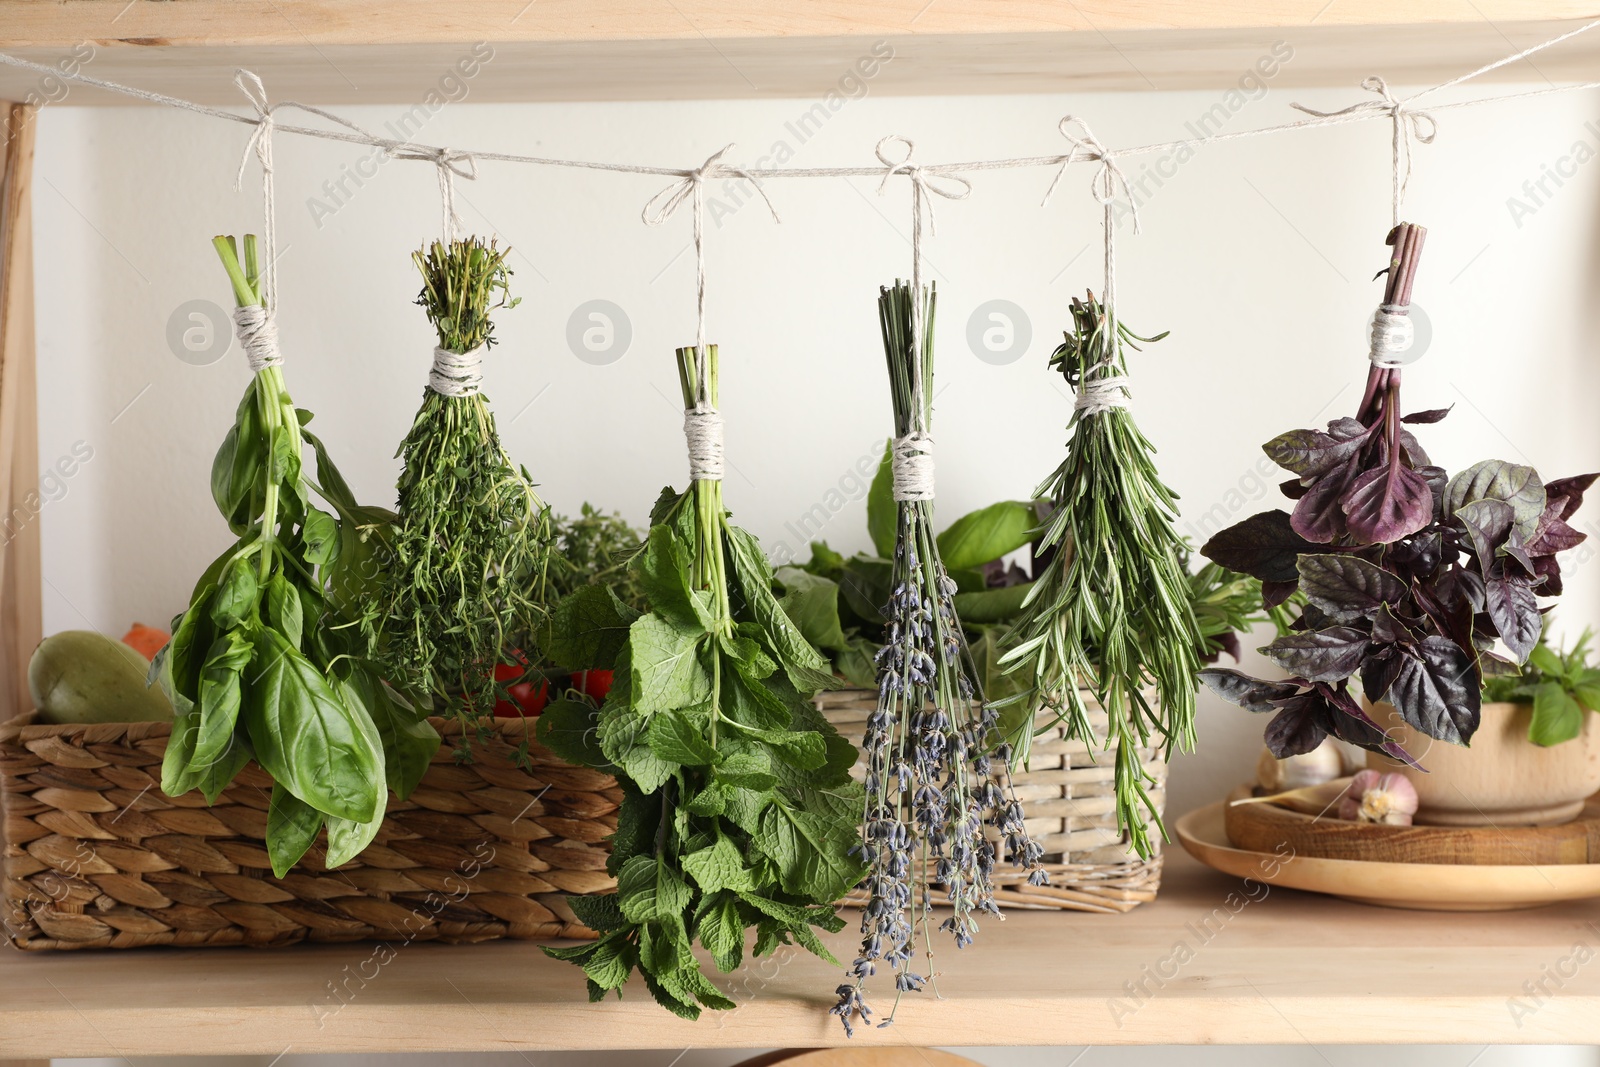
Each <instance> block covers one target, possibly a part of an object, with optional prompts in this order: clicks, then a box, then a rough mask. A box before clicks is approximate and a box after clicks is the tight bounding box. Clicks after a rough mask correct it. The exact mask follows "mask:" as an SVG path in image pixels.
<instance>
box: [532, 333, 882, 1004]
mask: <svg viewBox="0 0 1600 1067" xmlns="http://www.w3.org/2000/svg"><path fill="white" fill-rule="evenodd" d="M678 373H679V378H680V382H681V384H682V387H683V397H684V406H685V407H686V408H690V409H700V410H705V409H706V408H707V407H710V408H714V407H715V405H716V403H717V350H716V348H715V347H714V346H711V347H708V348H707V350H706V352H705V354H704V357H703V358H696V353H695V351H694V350H692V349H680V350H679V351H678ZM629 573H630V575H631V577H632V579H633V580H634V581H635V582H637V584H638V588H639V589H640V590H641V591H642V593H643V594H644V600H645V603H644V604H643V605H642V606H643V607H645V608H647V609H648V610H647V611H645V613H643V614H639V613H638V612H635V611H634V610H633V608H632V607H630V606H629V605H628V604H626V603H624V602H623V601H622V600H621V599H620V598H619V597H618V596H617V595H616V594H615V593H614V592H613V591H612V590H611V589H610V588H608V587H604V586H597V585H586V586H583V587H580V588H578V589H576V590H575V591H573V592H572V593H570V594H569V595H568V596H567V597H566V598H565V599H564V600H563V601H562V602H561V603H560V604H558V605H557V607H556V609H555V613H554V614H555V618H556V619H557V620H564V621H566V622H567V623H568V624H569V625H566V626H563V625H560V624H559V623H558V625H556V626H553V627H552V632H553V633H554V634H559V635H560V637H559V640H558V641H557V642H556V643H555V644H554V645H553V646H552V647H551V649H550V650H549V651H550V653H551V654H552V655H554V656H555V657H556V658H557V659H558V660H560V661H562V662H563V663H564V665H565V666H567V667H569V668H572V669H583V668H601V669H613V670H614V671H615V679H614V681H613V684H612V688H611V692H610V695H609V696H608V698H607V699H606V702H605V704H604V706H603V707H602V708H600V709H599V710H598V711H596V710H595V709H593V708H592V707H591V706H590V705H588V704H587V703H584V702H581V701H575V700H563V701H557V702H555V703H554V704H552V705H551V706H550V707H549V708H548V709H546V711H545V713H544V714H543V715H542V716H540V722H539V739H540V741H541V742H543V743H544V744H545V745H547V746H548V747H549V748H551V749H552V750H553V751H555V752H556V753H557V754H558V755H560V756H562V758H564V759H567V760H569V761H571V762H575V763H580V764H583V765H587V766H591V767H596V768H599V769H603V770H606V771H608V772H610V773H612V774H615V775H616V776H617V778H618V781H619V782H620V784H621V786H622V790H623V801H622V808H621V811H620V813H619V815H618V825H617V832H616V834H615V836H614V837H613V839H612V855H611V860H610V870H611V871H612V873H614V874H616V875H617V894H616V896H615V897H614V898H602V899H601V900H595V899H592V898H581V897H575V898H572V900H571V904H572V907H573V909H574V911H575V912H577V914H578V916H579V917H580V918H581V919H582V920H583V921H584V922H585V923H586V924H588V925H589V926H590V927H591V928H593V929H594V930H596V931H597V932H598V933H599V934H600V938H599V940H598V941H596V942H594V943H593V944H588V945H580V946H576V947H573V948H552V949H546V950H545V951H546V952H547V953H549V954H550V955H552V956H554V957H556V958H558V959H566V960H570V961H572V962H573V963H575V964H577V965H579V966H581V967H582V968H583V971H584V974H585V975H586V976H587V978H588V983H589V995H590V998H591V999H593V1000H599V999H601V998H602V997H604V996H605V995H606V993H608V992H610V991H612V990H617V991H618V994H619V995H620V990H621V987H622V985H623V984H624V983H625V982H626V981H627V980H628V977H629V975H631V974H632V973H633V972H634V971H635V970H637V971H638V972H639V973H640V975H641V976H642V977H643V979H644V982H645V986H646V988H647V989H649V990H650V993H651V995H652V996H654V997H655V999H656V1000H657V1001H658V1002H659V1003H660V1004H661V1005H662V1006H663V1007H665V1008H667V1009H668V1010H669V1011H671V1012H673V1013H674V1014H676V1015H681V1016H683V1017H685V1018H691V1019H692V1018H695V1017H697V1016H698V1015H699V1013H700V1010H701V1008H702V1007H709V1008H719V1009H727V1008H732V1007H733V1006H734V1005H733V1002H732V1001H730V1000H728V999H727V998H726V997H725V996H723V995H722V994H721V993H720V992H719V991H718V990H717V988H716V987H715V986H713V985H712V984H711V983H710V982H709V981H708V980H707V979H706V977H705V975H704V974H703V973H702V972H701V969H700V963H699V960H698V959H697V957H696V956H695V954H694V950H693V949H694V945H695V944H696V943H698V944H700V945H701V946H703V947H704V948H705V949H706V951H707V952H709V953H710V955H711V959H712V961H713V962H714V963H715V965H716V966H717V968H718V969H719V970H721V971H723V972H727V971H732V970H734V969H735V968H737V967H738V966H739V965H740V963H741V962H742V961H743V958H744V951H745V946H746V935H747V931H749V930H750V929H751V928H754V930H755V945H754V949H753V951H754V954H755V955H757V956H764V955H767V954H769V953H771V952H772V951H773V950H774V949H776V948H777V947H778V946H779V945H782V944H791V943H793V944H798V945H800V946H802V947H804V948H806V949H807V950H808V951H811V952H813V953H815V954H817V955H818V956H821V957H822V958H823V959H826V960H829V961H830V962H836V961H834V960H833V957H832V956H830V955H829V954H828V951H827V949H826V948H824V947H823V945H822V942H821V941H820V940H819V939H818V937H817V935H816V932H815V930H814V929H813V927H818V928H821V929H824V930H829V931H835V930H839V929H841V928H842V927H843V926H844V921H843V920H842V919H840V918H839V917H838V915H837V914H836V912H835V909H834V907H833V902H834V901H835V900H837V899H838V898H839V897H840V896H842V895H843V894H844V893H845V892H846V891H847V890H848V889H849V888H850V887H851V886H853V885H854V884H855V883H856V881H857V880H858V879H859V878H860V876H861V872H862V867H861V865H860V863H859V862H858V861H857V860H856V859H855V858H854V852H853V849H852V847H851V846H852V845H854V844H855V842H856V834H855V824H856V820H857V819H859V817H860V813H861V805H862V792H861V787H860V786H859V785H856V784H855V783H854V782H853V781H852V780H851V779H850V774H849V771H850V768H851V766H852V765H854V763H855V759H856V751H855V749H854V748H853V747H852V746H851V745H850V744H849V743H848V742H846V741H844V740H843V739H842V738H841V737H840V736H839V735H838V733H837V732H836V731H834V729H833V728H832V727H831V726H829V725H828V724H827V722H826V721H825V720H824V719H823V718H822V717H821V716H820V715H819V714H818V713H817V711H816V710H815V708H813V707H812V705H811V703H810V700H809V699H808V698H809V697H810V695H811V694H812V693H814V692H815V691H816V690H817V689H818V688H819V687H821V686H823V685H826V684H828V683H829V681H830V678H829V675H828V674H827V672H826V666H827V662H826V661H825V660H824V659H823V658H822V657H821V656H820V655H819V654H818V653H817V652H816V650H815V649H813V648H812V647H811V645H810V644H809V643H808V642H807V641H806V640H805V638H804V637H803V636H802V635H801V633H800V631H799V630H798V629H797V628H796V626H795V624H794V622H792V621H791V620H790V618H789V616H788V615H787V613H786V612H785V611H784V608H783V606H782V605H781V604H780V603H779V601H778V599H777V597H776V596H774V595H773V593H772V588H771V585H772V581H773V575H772V572H771V570H770V568H769V567H768V565H767V562H766V559H765V558H764V557H763V555H762V554H761V550H760V547H759V546H758V545H757V543H756V540H755V538H754V537H752V536H751V535H750V534H748V533H746V532H745V531H743V530H741V529H739V528H738V527H735V526H732V525H730V524H729V522H728V516H727V512H726V511H725V510H724V508H723V504H722V483H721V482H720V481H718V480H711V479H704V478H702V479H697V480H695V481H694V482H693V483H692V485H691V486H690V488H689V490H688V492H686V493H683V494H678V493H676V492H674V491H673V490H671V489H668V490H665V491H664V492H663V493H662V496H661V498H660V500H659V501H658V502H657V504H656V507H655V509H654V511H653V512H652V514H651V528H650V535H649V537H648V539H647V540H646V543H645V546H644V548H643V549H642V550H641V551H640V552H638V553H637V554H636V555H634V557H633V558H632V560H631V562H630V564H629ZM621 632H625V633H626V638H625V640H622V641H620V642H618V641H617V640H616V637H617V635H618V634H619V633H621Z"/></svg>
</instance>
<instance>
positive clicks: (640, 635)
mask: <svg viewBox="0 0 1600 1067" xmlns="http://www.w3.org/2000/svg"><path fill="white" fill-rule="evenodd" d="M704 636H705V632H704V631H703V630H702V631H694V630H689V629H686V628H684V627H682V626H678V625H675V624H673V623H672V622H670V621H668V620H667V619H664V618H662V617H661V616H660V615H656V614H654V613H651V614H649V615H643V616H641V617H640V618H638V619H636V620H635V621H634V623H633V625H632V626H631V627H629V631H628V648H629V652H630V667H631V670H632V672H633V689H632V691H631V692H632V695H633V701H634V707H635V708H637V709H638V710H639V711H641V712H645V713H647V714H648V713H651V712H657V711H664V710H666V709H667V708H686V707H690V706H692V705H694V704H704V703H705V702H706V701H708V700H710V699H711V679H710V677H708V676H707V674H706V670H705V668H704V667H703V666H701V664H700V660H699V657H698V656H697V655H696V652H697V650H698V648H699V644H700V639H701V638H702V637H704Z"/></svg>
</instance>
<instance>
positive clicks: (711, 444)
mask: <svg viewBox="0 0 1600 1067" xmlns="http://www.w3.org/2000/svg"><path fill="white" fill-rule="evenodd" d="M683 436H684V438H685V439H686V440H687V441H688V442H689V477H690V479H692V480H693V481H697V482H720V481H722V413H721V412H718V411H713V410H711V409H709V408H707V409H705V410H697V409H693V408H691V409H690V410H688V411H685V412H684V413H683Z"/></svg>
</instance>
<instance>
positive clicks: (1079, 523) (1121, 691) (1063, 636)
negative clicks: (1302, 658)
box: [1002, 293, 1203, 858]
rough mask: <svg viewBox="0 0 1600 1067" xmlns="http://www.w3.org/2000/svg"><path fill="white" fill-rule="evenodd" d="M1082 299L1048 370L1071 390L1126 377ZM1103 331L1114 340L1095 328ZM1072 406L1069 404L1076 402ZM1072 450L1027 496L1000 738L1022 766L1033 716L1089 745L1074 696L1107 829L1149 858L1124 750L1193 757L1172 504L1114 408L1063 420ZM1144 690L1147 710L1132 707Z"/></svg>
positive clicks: (1148, 449) (1113, 346)
mask: <svg viewBox="0 0 1600 1067" xmlns="http://www.w3.org/2000/svg"><path fill="white" fill-rule="evenodd" d="M1107 311H1108V309H1106V308H1105V307H1104V306H1102V305H1101V304H1100V303H1099V302H1098V301H1096V300H1095V298H1094V295H1093V294H1092V293H1091V294H1089V296H1088V299H1087V300H1077V299H1074V300H1073V302H1072V329H1071V331H1069V332H1068V333H1067V335H1066V341H1065V343H1063V344H1062V345H1061V346H1060V347H1059V348H1057V349H1056V351H1055V353H1054V355H1053V356H1052V357H1051V360H1050V365H1051V366H1052V367H1053V368H1055V369H1057V370H1059V371H1060V372H1061V374H1062V376H1063V377H1064V378H1066V380H1067V382H1068V384H1070V385H1072V386H1073V388H1075V389H1077V390H1079V391H1080V393H1082V392H1084V391H1085V390H1090V391H1102V392H1103V391H1105V390H1107V389H1110V388H1114V386H1107V385H1102V386H1098V387H1097V386H1096V384H1095V383H1097V382H1101V381H1104V380H1106V379H1111V378H1120V377H1121V376H1122V375H1124V374H1125V373H1126V370H1127V363H1126V359H1125V357H1124V351H1123V348H1124V346H1125V345H1126V346H1128V347H1133V348H1137V346H1136V345H1135V344H1134V342H1136V341H1159V340H1161V338H1163V337H1165V336H1166V334H1164V333H1163V334H1160V335H1158V336H1156V337H1140V336H1138V335H1137V334H1135V333H1133V332H1132V331H1130V330H1129V329H1128V328H1127V327H1126V326H1124V325H1123V324H1122V322H1121V320H1120V319H1114V318H1113V316H1111V315H1109V314H1108V313H1107ZM1109 321H1115V322H1116V327H1115V336H1112V334H1111V332H1110V331H1108V329H1107V323H1108V322H1109ZM1080 404H1081V401H1080ZM1071 428H1072V431H1073V433H1072V440H1071V441H1070V442H1069V444H1068V445H1067V455H1066V458H1065V459H1064V460H1063V461H1062V463H1061V465H1060V466H1059V467H1057V468H1056V470H1055V473H1053V474H1052V475H1050V477H1049V478H1047V479H1045V481H1044V482H1043V483H1042V484H1041V485H1040V486H1039V488H1038V490H1037V491H1036V494H1035V495H1036V496H1039V497H1042V498H1044V499H1046V500H1049V501H1050V502H1051V503H1052V505H1053V507H1054V511H1053V513H1052V515H1051V518H1050V521H1049V524H1048V525H1047V526H1046V528H1045V531H1044V535H1043V537H1042V538H1041V539H1040V544H1041V546H1043V547H1044V548H1045V549H1052V548H1053V549H1055V552H1056V554H1055V558H1054V560H1053V561H1052V562H1051V564H1050V566H1049V567H1048V568H1047V569H1046V570H1045V571H1044V573H1043V574H1042V575H1041V576H1040V577H1039V579H1038V583H1037V585H1036V586H1035V588H1034V590H1033V592H1032V593H1030V594H1029V597H1028V600H1027V601H1026V603H1025V604H1024V607H1023V614H1022V617H1021V619H1020V620H1019V621H1018V623H1017V627H1016V630H1015V631H1014V634H1015V636H1014V641H1015V644H1014V647H1013V648H1011V649H1010V650H1009V651H1008V652H1007V653H1006V655H1005V656H1004V657H1003V658H1002V662H1003V663H1004V664H1006V665H1007V667H1008V669H1009V670H1012V671H1016V672H1017V673H1019V674H1020V675H1021V676H1022V677H1023V678H1024V679H1025V680H1026V681H1027V683H1028V684H1029V688H1028V689H1027V690H1025V691H1024V692H1023V693H1021V694H1020V695H1018V696H1016V697H1012V698H1008V700H1007V701H1006V702H1005V703H1007V704H1008V705H1009V707H1010V710H1009V711H1008V712H1007V714H1006V718H1005V724H1004V729H1005V733H1006V736H1007V738H1008V740H1010V741H1011V743H1012V744H1013V746H1015V748H1016V750H1017V752H1018V754H1019V755H1020V757H1021V758H1022V760H1023V762H1024V763H1026V760H1027V756H1028V751H1029V746H1030V744H1031V742H1032V738H1033V735H1034V733H1035V732H1036V730H1035V728H1034V727H1035V717H1036V715H1037V713H1038V712H1039V711H1040V710H1041V709H1049V710H1051V711H1053V712H1054V713H1055V723H1052V724H1051V725H1056V724H1060V723H1065V724H1066V727H1067V730H1068V732H1069V735H1070V736H1071V737H1073V738H1075V739H1077V740H1080V741H1084V742H1087V743H1091V744H1092V743H1093V742H1094V735H1093V732H1092V730H1091V728H1090V724H1089V715H1088V707H1087V705H1086V703H1085V700H1084V696H1083V691H1082V689H1080V686H1082V687H1087V689H1088V690H1089V692H1091V693H1092V694H1093V695H1094V697H1095V699H1096V700H1097V701H1098V702H1099V704H1100V706H1101V707H1102V708H1104V709H1105V712H1106V716H1107V718H1108V719H1109V730H1108V733H1107V735H1106V737H1105V739H1104V744H1105V747H1106V748H1107V749H1111V750H1113V751H1114V752H1115V756H1116V773H1115V785H1116V796H1117V821H1118V824H1119V826H1120V828H1121V830H1122V832H1123V833H1124V834H1126V835H1127V837H1128V840H1129V843H1130V845H1131V846H1132V848H1133V849H1134V851H1135V852H1136V853H1138V855H1139V856H1141V857H1146V858H1148V857H1149V856H1150V855H1151V854H1152V851H1153V847H1152V844H1151V841H1150V835H1149V830H1148V828H1147V826H1146V821H1145V820H1146V817H1148V818H1149V821H1150V822H1151V823H1153V824H1154V825H1155V826H1156V827H1157V828H1158V829H1160V830H1161V831H1162V833H1163V835H1164V834H1165V827H1164V826H1162V823H1161V815H1160V813H1159V812H1158V811H1157V810H1156V807H1155V804H1154V802H1153V801H1152V800H1151V797H1150V793H1149V791H1148V788H1147V786H1148V785H1149V784H1150V782H1151V778H1150V775H1149V774H1148V773H1147V772H1146V771H1145V769H1144V767H1143V765H1142V764H1141V763H1140V761H1139V756H1138V746H1139V745H1141V744H1147V743H1148V742H1149V741H1150V738H1151V737H1152V736H1153V735H1158V734H1159V735H1160V736H1161V737H1162V738H1164V739H1165V741H1166V742H1167V743H1168V744H1169V745H1170V746H1176V747H1177V748H1178V749H1180V750H1185V751H1187V750H1190V749H1192V748H1193V747H1194V706H1195V704H1194V694H1195V685H1196V682H1195V678H1196V675H1197V673H1198V672H1199V670H1200V662H1199V657H1198V655H1197V651H1196V650H1197V649H1199V648H1201V647H1203V646H1202V641H1201V637H1200V634H1199V631H1198V629H1197V627H1196V623H1195V618H1194V612H1193V610H1192V608H1191V604H1190V592H1189V583H1188V576H1187V574H1186V572H1185V570H1184V567H1183V563H1182V560H1183V556H1184V544H1183V540H1182V539H1181V538H1180V537H1179V536H1178V534H1177V532H1176V531H1175V530H1174V529H1173V519H1174V518H1175V516H1176V505H1175V500H1176V498H1175V496H1174V494H1173V492H1172V490H1170V489H1169V488H1167V486H1166V485H1165V484H1163V483H1162V481H1161V478H1160V476H1159V474H1158V473H1157V471H1156V467H1155V463H1154V461H1153V460H1152V458H1151V457H1152V456H1153V454H1154V452H1155V449H1154V448H1153V447H1152V446H1151V444H1150V442H1149V441H1148V440H1147V439H1146V438H1145V436H1144V434H1143V433H1141V432H1140V430H1139V427H1138V426H1137V425H1136V424H1135V423H1134V421H1133V416H1132V414H1131V413H1130V412H1129V411H1128V409H1127V407H1125V406H1116V405H1115V402H1114V401H1113V404H1112V406H1110V407H1107V408H1105V409H1103V410H1097V409H1096V407H1094V406H1091V407H1090V408H1087V409H1085V408H1082V407H1080V409H1079V410H1078V411H1075V412H1074V413H1073V417H1072V423H1071ZM1151 685H1153V686H1154V687H1155V690H1156V695H1157V706H1152V705H1151V703H1150V701H1149V700H1148V699H1147V698H1146V696H1145V690H1146V688H1147V687H1149V686H1151Z"/></svg>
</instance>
